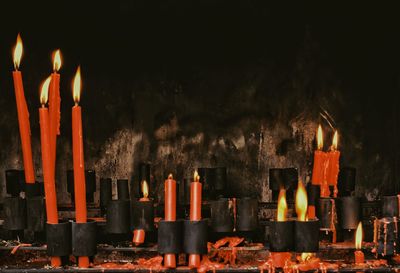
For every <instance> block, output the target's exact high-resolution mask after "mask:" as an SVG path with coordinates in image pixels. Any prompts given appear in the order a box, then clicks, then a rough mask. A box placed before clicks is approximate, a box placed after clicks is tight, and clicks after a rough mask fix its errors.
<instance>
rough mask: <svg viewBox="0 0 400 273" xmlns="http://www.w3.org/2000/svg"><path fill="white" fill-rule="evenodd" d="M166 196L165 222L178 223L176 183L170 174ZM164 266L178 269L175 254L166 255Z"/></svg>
mask: <svg viewBox="0 0 400 273" xmlns="http://www.w3.org/2000/svg"><path fill="white" fill-rule="evenodd" d="M164 196H165V201H164V212H165V217H164V218H165V221H176V181H175V180H174V178H173V176H172V174H169V175H168V179H167V180H165V182H164ZM164 266H165V267H168V268H176V256H175V254H165V255H164Z"/></svg>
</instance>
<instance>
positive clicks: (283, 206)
mask: <svg viewBox="0 0 400 273" xmlns="http://www.w3.org/2000/svg"><path fill="white" fill-rule="evenodd" d="M286 212H287V203H286V191H285V190H284V189H281V190H280V191H279V196H278V213H277V220H278V221H285V220H286Z"/></svg>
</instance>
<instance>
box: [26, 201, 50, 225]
mask: <svg viewBox="0 0 400 273" xmlns="http://www.w3.org/2000/svg"><path fill="white" fill-rule="evenodd" d="M26 211H27V212H26V215H27V218H26V223H27V229H28V230H30V231H34V232H42V231H44V229H45V225H46V209H45V200H44V197H43V196H34V197H27V198H26Z"/></svg>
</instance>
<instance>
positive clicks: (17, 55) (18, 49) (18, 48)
mask: <svg viewBox="0 0 400 273" xmlns="http://www.w3.org/2000/svg"><path fill="white" fill-rule="evenodd" d="M22 52H23V45H22V39H21V35H20V34H19V33H18V36H17V43H16V44H15V48H14V54H13V55H14V56H13V59H14V68H15V70H18V68H19V65H20V63H21V58H22Z"/></svg>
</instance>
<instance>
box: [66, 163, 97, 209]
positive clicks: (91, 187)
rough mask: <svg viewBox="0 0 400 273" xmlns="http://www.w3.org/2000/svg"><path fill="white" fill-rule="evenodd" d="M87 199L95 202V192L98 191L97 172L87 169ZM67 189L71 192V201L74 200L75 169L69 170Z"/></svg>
mask: <svg viewBox="0 0 400 273" xmlns="http://www.w3.org/2000/svg"><path fill="white" fill-rule="evenodd" d="M85 185H86V200H87V202H93V194H94V192H95V191H96V172H95V171H93V170H85ZM67 191H68V192H69V193H70V194H71V201H74V198H75V191H74V170H67ZM72 203H73V204H74V202H72Z"/></svg>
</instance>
